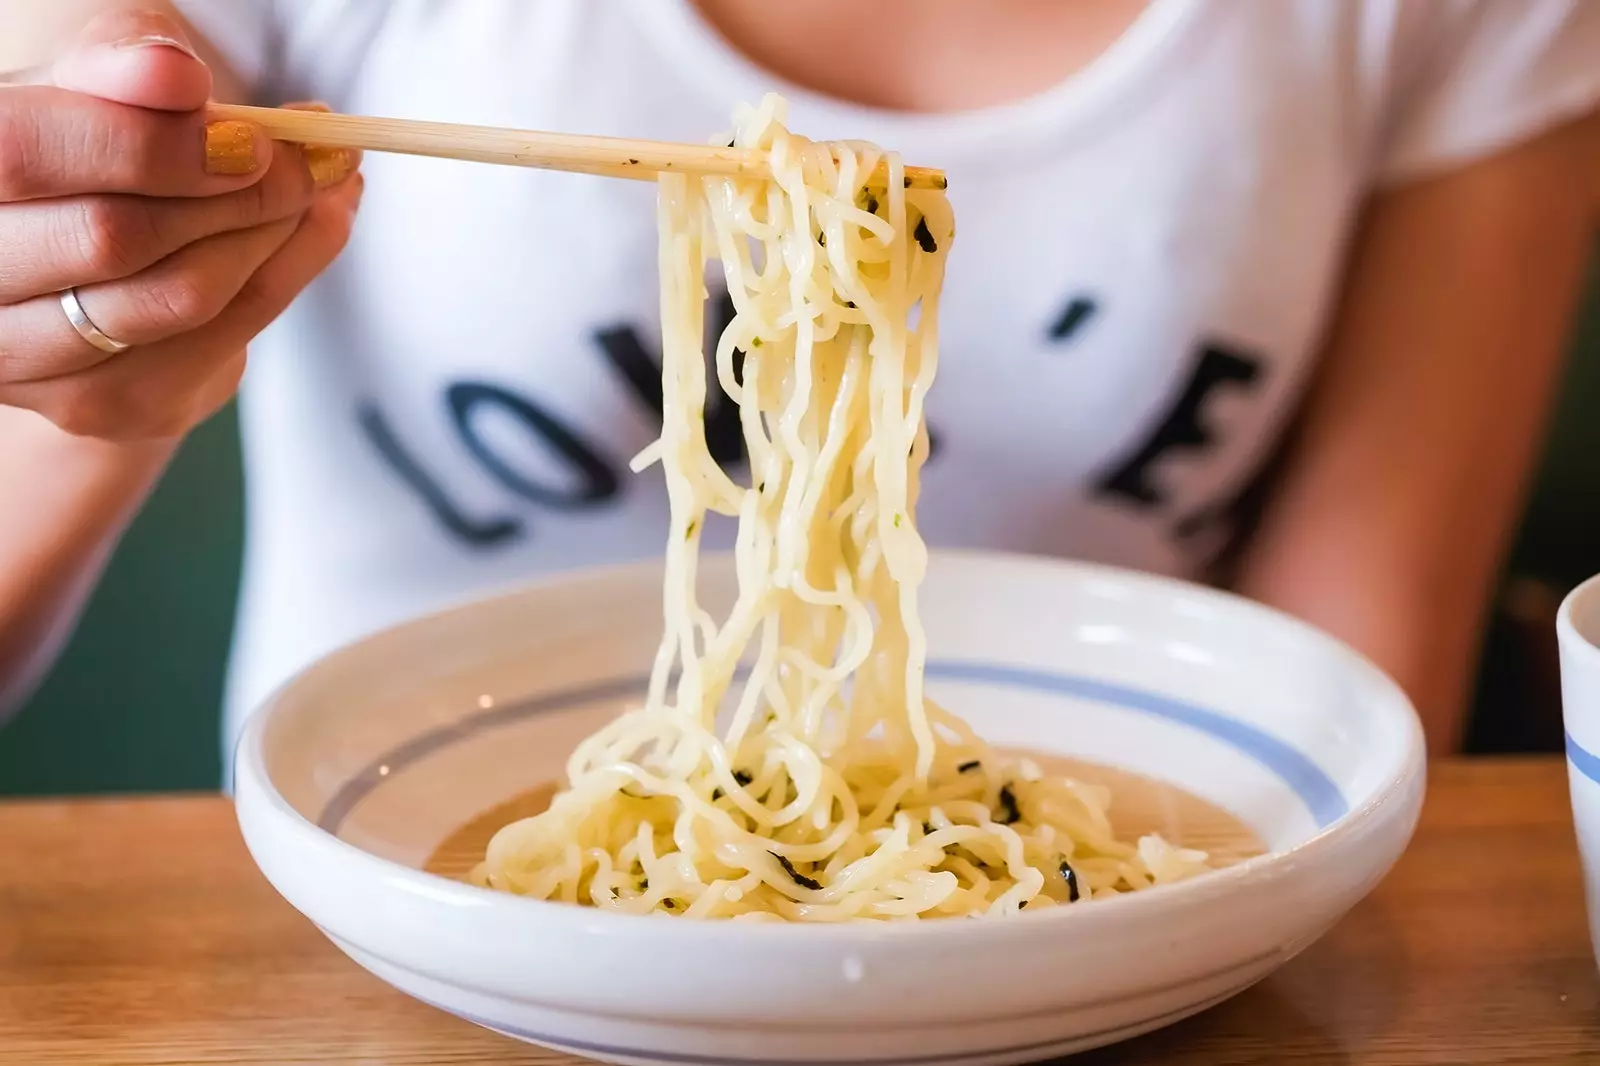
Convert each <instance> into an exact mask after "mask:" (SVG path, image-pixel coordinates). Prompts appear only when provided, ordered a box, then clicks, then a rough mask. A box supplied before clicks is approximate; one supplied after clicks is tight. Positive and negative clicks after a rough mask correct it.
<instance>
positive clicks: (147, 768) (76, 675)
mask: <svg viewBox="0 0 1600 1066" xmlns="http://www.w3.org/2000/svg"><path fill="white" fill-rule="evenodd" d="M1597 504H1600V269H1597V270H1596V271H1595V272H1594V276H1593V277H1592V278H1591V282H1590V286H1589V300H1588V304H1587V314H1586V315H1585V318H1584V321H1583V323H1582V324H1581V327H1580V329H1579V332H1578V336H1577V338H1576V340H1575V344H1574V350H1573V358H1572V359H1571V362H1570V367H1569V371H1568V378H1567V381H1566V383H1565V386H1564V388H1563V390H1562V395H1561V403H1560V409H1559V411H1558V414H1557V417H1556V423H1555V428H1554V431H1553V433H1552V435H1551V444H1550V449H1549V454H1548V456H1547V458H1546V461H1545V464H1544V468H1543V471H1542V473H1541V476H1540V478H1539V481H1538V484H1537V486H1536V488H1535V490H1534V493H1533V496H1532V498H1531V500H1530V505H1529V510H1528V519H1527V521H1526V523H1525V525H1524V529H1523V532H1522V536H1521V538H1520V540H1519V543H1518V546H1517V549H1516V552H1515V554H1514V558H1513V560H1512V565H1511V573H1512V574H1513V575H1515V576H1516V577H1517V578H1519V579H1520V580H1519V581H1518V582H1515V583H1514V584H1513V587H1516V588H1519V589H1520V590H1521V592H1520V593H1519V595H1518V596H1517V597H1516V598H1515V602H1512V601H1511V600H1510V599H1509V598H1508V602H1507V606H1506V609H1505V610H1503V611H1502V612H1501V613H1500V615H1499V616H1498V618H1497V620H1496V622H1495V625H1494V626H1493V628H1492V632H1491V636H1490V643H1489V652H1488V654H1487V655H1486V657H1485V660H1486V665H1485V669H1484V678H1483V683H1482V685H1481V689H1480V698H1479V702H1478V708H1477V717H1478V719H1479V723H1478V728H1477V730H1476V734H1475V742H1474V745H1475V747H1477V748H1479V749H1482V750H1501V749H1506V748H1517V747H1521V748H1529V747H1532V748H1538V747H1550V746H1552V745H1553V744H1554V743H1556V742H1557V741H1558V740H1559V737H1560V728H1559V706H1558V705H1557V703H1556V695H1555V692H1554V679H1553V676H1552V674H1553V663H1552V659H1551V649H1550V638H1551V636H1552V635H1553V634H1552V632H1551V629H1550V611H1551V610H1552V609H1553V606H1554V598H1555V597H1556V596H1557V595H1558V594H1559V593H1560V591H1562V590H1564V589H1565V588H1567V587H1570V586H1571V585H1572V584H1574V583H1575V582H1577V581H1578V580H1580V579H1581V578H1582V577H1584V576H1586V575H1588V574H1589V573H1592V572H1596V571H1600V506H1596V505H1597ZM241 518H242V508H241V502H240V490H239V449H238V440H237V426H236V423H235V420H234V416H233V412H232V410H231V409H230V410H229V411H227V412H225V413H224V414H222V415H220V416H219V417H218V418H216V419H215V420H213V421H212V422H211V423H210V424H208V425H207V426H205V427H204V428H203V429H202V430H201V431H199V432H198V433H196V434H195V435H194V437H193V438H192V439H191V440H190V441H189V443H188V444H187V445H186V446H185V448H184V449H183V451H182V453H181V454H180V455H179V457H178V459H177V460H176V462H175V464H174V465H173V467H172V469H171V470H170V472H169V473H168V475H167V477H166V479H165V480H164V481H163V483H162V484H161V486H160V488H159V489H158V490H157V492H156V494H155V495H154V497H153V498H152V499H151V501H150V504H149V506H148V507H147V508H146V510H145V512H144V514H143V515H142V516H141V517H140V519H139V520H138V521H137V522H136V523H135V524H134V526H133V528H132V529H131V530H130V531H129V533H128V536H127V538H126V539H125V541H124V542H123V545H122V548H121V550H120V551H119V552H118V554H117V556H116V558H115V560H114V561H113V563H112V566H111V568H110V570H109V572H108V573H107V576H106V579H105V581H104V582H103V583H102V585H101V586H100V588H99V590H98V591H97V593H96V594H95V597H94V600H93V602H92V603H91V605H90V607H89V610H88V613H87V615H86V616H85V618H84V620H83V623H82V625H81V626H80V627H79V630H78V632H77V634H76V636H75V638H74V639H73V641H72V644H71V647H70V648H69V650H68V651H67V653H66V655H65V657H64V659H63V660H62V662H61V663H60V665H59V666H58V668H57V669H56V671H55V672H54V674H52V676H51V677H50V679H49V681H48V682H47V683H46V684H45V685H44V687H43V688H42V689H41V690H40V691H39V692H38V694H37V695H36V696H35V697H34V698H33V700H32V701H31V702H30V703H29V705H28V706H27V707H26V708H25V709H24V711H23V713H22V715H21V716H20V717H19V718H18V719H16V721H15V722H14V723H13V724H12V725H10V726H9V727H0V793H69V792H97V791H142V790H159V789H196V788H215V787H216V785H217V781H218V778H219V772H220V762H219V758H218V748H217V744H218V741H217V730H218V717H219V711H218V707H219V703H220V693H221V689H222V676H223V667H224V660H225V656H226V652H227V647H228V638H229V632H230V629H231V627H232V621H233V617H232V612H233V598H234V593H235V589H236V588H237V584H238V573H239V545H240V532H241ZM1529 589H1532V590H1533V591H1532V594H1531V595H1530V594H1529V591H1528V590H1529ZM1540 590H1543V591H1542V594H1541V593H1540Z"/></svg>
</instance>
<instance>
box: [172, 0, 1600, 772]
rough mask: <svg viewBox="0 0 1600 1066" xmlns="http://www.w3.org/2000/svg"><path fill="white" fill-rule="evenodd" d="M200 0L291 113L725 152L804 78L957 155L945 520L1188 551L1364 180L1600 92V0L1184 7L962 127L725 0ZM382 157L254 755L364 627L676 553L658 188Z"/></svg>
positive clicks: (328, 307) (1377, 181)
mask: <svg viewBox="0 0 1600 1066" xmlns="http://www.w3.org/2000/svg"><path fill="white" fill-rule="evenodd" d="M184 6H185V8H186V11H187V13H188V14H189V16H190V17H191V18H192V19H193V21H194V22H195V23H196V25H197V26H198V27H199V28H200V29H201V30H202V31H203V32H205V33H207V35H208V36H210V37H211V38H212V40H213V41H214V42H215V43H217V44H218V45H219V46H220V47H221V48H222V49H223V50H224V51H225V52H226V53H227V54H229V55H230V57H231V58H232V60H233V62H234V64H235V65H236V68H237V69H238V70H239V71H240V72H241V73H242V74H243V75H244V76H245V77H246V78H247V79H248V80H249V81H250V82H251V83H252V84H253V85H254V86H255V92H256V95H257V96H258V97H259V98H260V99H261V100H263V101H265V102H280V101H284V100H296V99H321V100H325V101H327V102H329V103H330V104H332V105H333V106H334V107H335V108H336V109H338V110H341V111H350V112H356V113H363V114H373V115H388V116H400V117H409V118H418V119H437V120H445V121H458V122H473V123H485V124H494V125H508V126H519V127H525V128H536V129H550V130H570V131H582V132H588V133H598V134H615V135H620V136H636V137H649V138H662V139H674V140H684V141H694V142H704V141H705V139H706V138H707V137H708V136H711V135H714V134H715V133H716V132H717V131H718V130H721V129H724V128H725V127H726V126H727V124H728V118H729V115H730V113H731V109H732V107H733V105H734V104H735V103H736V102H738V101H740V100H748V101H754V100H756V99H758V98H759V97H760V96H761V94H762V93H764V92H766V91H769V90H774V89H775V90H777V91H779V92H781V93H783V94H784V95H786V96H787V97H788V98H789V101H790V104H791V113H790V117H791V122H790V124H791V126H792V128H794V129H795V130H797V131H798V132H801V133H805V134H808V135H811V136H814V137H819V138H841V137H863V138H867V139H870V140H873V141H876V142H878V143H881V144H884V145H886V146H888V147H892V148H895V149H897V150H899V151H901V152H902V153H903V154H904V155H905V157H906V158H907V159H908V160H910V161H914V162H917V163H926V164H929V165H937V166H942V167H944V168H945V169H946V170H947V171H948V173H949V175H950V180H951V186H950V196H951V199H952V201H953V203H954V205H955V209H956V212H957V216H958V219H959V231H960V234H959V237H958V239H957V241H956V245H955V249H954V251H953V254H952V256H951V259H950V264H949V277H948V282H947V285H946V294H945V302H944V318H943V323H942V326H943V328H942V345H941V348H942V357H941V360H940V373H939V381H938V383H937V384H936V386H935V388H934V391H933V393H932V395H931V396H930V398H929V401H928V418H929V422H930V425H931V428H932V431H933V434H934V437H935V441H936V450H935V453H934V456H933V458H932V460H931V461H930V463H929V465H928V467H927V470H926V474H925V482H924V484H925V488H924V493H923V503H922V506H921V512H920V513H921V519H922V523H923V525H924V527H925V532H926V535H927V537H928V539H929V541H930V543H931V544H933V545H935V546H938V545H984V546H992V547H999V548H1005V549H1014V550H1020V551H1029V552H1044V553H1059V554H1062V555H1071V556H1077V557H1085V558H1092V559H1098V560H1102V561H1107V562H1112V563H1117V564H1124V565H1129V566H1134V567H1140V568H1144V569H1149V570H1154V571H1160V572H1166V573H1171V574H1178V575H1192V574H1193V573H1195V571H1196V569H1197V568H1198V567H1199V566H1200V565H1201V564H1202V563H1203V562H1204V561H1205V560H1206V559H1207V557H1208V556H1209V555H1210V554H1211V553H1213V552H1214V551H1215V550H1216V548H1217V547H1218V545H1219V544H1221V543H1223V542H1224V540H1225V539H1226V533H1227V522H1228V517H1229V510H1230V506H1231V504H1232V503H1233V502H1234V501H1236V500H1237V498H1238V497H1239V495H1240V494H1241V492H1242V491H1243V490H1245V489H1246V488H1247V487H1248V486H1249V485H1250V484H1251V482H1252V479H1253V477H1254V476H1255V475H1256V474H1257V473H1258V472H1259V471H1260V469H1261V467H1262V465H1263V463H1264V462H1265V460H1266V459H1267V458H1268V457H1269V456H1270V455H1271V453H1272V451H1273V449H1274V446H1275V443H1276V441H1277V439H1278V437H1279V435H1280V432H1281V431H1282V429H1283V428H1284V426H1285V423H1286V422H1287V421H1288V420H1289V419H1290V418H1291V417H1292V415H1293V413H1294V411H1295V408H1296V404H1297V402H1298V400H1299V398H1300V397H1301V395H1302V393H1303V391H1304V388H1305V384H1306V381H1307V378H1308V375H1309V373H1310V371H1311V370H1312V365H1313V362H1314V358H1315V355H1316V353H1317V351H1318V347H1319V340H1320V338H1321V335H1322V333H1323V330H1324V327H1325V325H1326V322H1327V318H1328V313H1329V308H1330V304H1331V301H1332V298H1333V295H1334V291H1335V288H1336V286H1337V284H1338V281H1339V278H1340V271H1341V265H1342V260H1343V255H1344V251H1345V247H1346V244H1347V237H1348V236H1349V233H1350V229H1351V225H1352V220H1353V218H1354V215H1355V213H1356V212H1357V210H1358V208H1359V207H1360V204H1361V202H1362V200H1363V198H1364V197H1365V196H1367V195H1368V194H1369V193H1370V192H1371V191H1372V190H1373V189H1374V188H1375V187H1377V186H1381V185H1383V184H1386V183H1392V182H1397V181H1403V180H1406V179H1409V178H1412V177H1414V176H1417V175H1422V174H1425V173H1428V172H1431V171H1437V170H1440V169H1444V168H1448V167H1450V166H1452V165H1456V164H1459V163H1461V162H1464V161H1468V160H1470V159H1472V158H1474V157H1477V156H1481V155H1483V154H1485V153H1489V152H1492V151H1494V150H1496V149H1498V148H1501V147H1503V146H1505V145H1507V144H1509V143H1511V142H1514V141H1515V140H1517V139H1519V138H1524V137H1527V136H1529V135H1532V134H1534V133H1536V132H1538V131H1540V130H1542V129H1544V128H1547V127H1549V126H1550V125H1552V124H1554V123H1555V122H1557V121H1559V120H1561V119H1562V118H1566V117H1569V116H1574V115H1576V114H1579V113H1581V112H1582V111H1584V110H1586V109H1588V108H1590V107H1593V106H1594V105H1595V103H1596V101H1597V99H1600V0H1152V2H1151V3H1150V5H1149V7H1148V9H1147V10H1146V11H1145V13H1144V14H1143V15H1142V16H1141V17H1140V18H1139V19H1138V21H1137V22H1136V23H1135V24H1134V25H1133V26H1132V27H1131V28H1130V29H1129V30H1128V31H1127V33H1126V34H1125V35H1124V36H1123V37H1122V39H1121V40H1120V41H1118V42H1117V43H1116V44H1115V45H1114V46H1113V47H1112V48H1111V49H1110V50H1109V51H1108V52H1106V53H1105V54H1104V55H1103V56H1102V57H1100V58H1099V59H1098V60H1097V61H1095V62H1094V63H1093V64H1092V65H1091V66H1090V67H1088V68H1087V69H1085V70H1083V71H1082V72H1080V73H1079V74H1077V75H1075V76H1074V77H1072V78H1071V79H1070V80H1069V81H1067V82H1065V83H1063V84H1061V85H1059V86H1058V87H1056V88H1054V89H1052V90H1050V91H1048V92H1045V93H1043V94H1041V95H1039V96H1036V97H1034V98H1031V99H1028V100H1025V101H1022V102H1019V103H1016V104H1013V105H1008V106H1003V107H995V108H987V109H982V110H978V111H973V112H965V113H961V114H954V115H911V114H903V113H893V112H886V111H880V110H873V109H870V108H865V107H858V106H853V105H849V104H845V103H841V102H839V101H836V100H831V99H828V98H825V97H821V96H819V95H817V94H815V93H811V92H807V91H804V90H802V89H798V88H796V87H793V86H787V85H784V84H782V83H781V82H780V81H779V80H778V79H776V78H774V77H773V76H771V75H769V74H767V73H765V72H763V71H762V70H760V69H758V68H757V67H756V66H754V65H753V64H752V63H751V62H750V61H748V60H747V59H745V58H744V57H743V56H742V55H740V54H739V53H737V52H736V51H735V50H733V49H732V48H731V47H730V46H729V45H728V44H726V43H725V42H724V41H723V40H722V39H721V38H720V37H719V36H718V35H717V34H716V33H715V32H714V31H713V30H712V29H711V28H710V27H709V26H708V25H707V24H706V23H705V22H703V21H702V19H701V17H700V15H699V14H698V13H697V11H696V9H695V7H694V6H693V4H692V2H691V0H472V2H471V3H448V4H447V3H439V2H434V0H389V2H384V3H375V2H372V0H190V2H189V3H187V4H186V5H184ZM365 172H366V175H367V193H366V199H365V203H364V205H363V209H362V217H361V219H360V222H359V224H358V227H357V231H356V234H355V236H354V238H353V240H352V242H351V245H350V247H349V249H348V250H347V251H346V252H345V254H344V256H343V257H342V258H341V259H340V260H339V261H338V263H337V264H336V265H335V266H334V267H333V268H332V269H331V270H330V271H329V272H328V274H327V275H325V276H324V277H323V278H322V279H321V280H320V281H318V282H317V283H316V285H315V286H314V287H313V288H312V289H311V290H310V291H308V292H307V293H306V294H305V295H304V296H303V297H302V298H301V299H300V300H299V301H298V302H297V303H296V304H295V306H294V307H293V308H292V309H291V310H290V311H289V312H288V314H286V315H285V316H284V317H283V319H282V320H280V321H279V322H278V323H277V324H276V325H275V326H273V327H272V329H271V330H270V331H269V332H268V333H267V334H266V335H265V336H263V337H262V338H261V340H260V341H259V342H258V343H257V344H256V345H255V346H254V348H253V350H252V358H251V363H250V369H249V373H248V376H247V380H246V384H245V389H244V393H243V398H242V418H243V428H244V435H245V454H246V463H247V474H248V486H249V487H248V534H247V536H248V539H247V554H246V565H245V574H244V587H243V595H242V600H241V605H240V614H239V628H238V633H237V637H236V647H235V653H234V662H233V673H232V678H231V684H230V689H229V695H228V728H227V735H228V738H229V739H230V741H231V738H232V736H233V735H234V734H235V732H236V730H237V728H238V724H239V722H240V720H241V718H242V715H243V713H244V712H245V711H246V710H247V709H248V708H250V707H252V706H254V705H255V704H256V703H257V702H259V701H260V700H261V699H262V698H263V697H264V696H265V695H266V694H267V693H268V692H269V691H270V690H271V689H272V688H273V687H275V686H276V685H278V684H279V683H281V682H282V681H284V680H285V679H286V677H288V676H289V675H290V674H292V673H293V672H295V671H296V670H298V669H299V668H301V667H303V666H304V665H306V664H307V663H308V662H309V661H311V660H312V659H314V658H316V657H318V656H319V655H321V654H323V653H325V652H327V651H329V650H331V649H332V648H334V647H336V646H338V645H340V644H342V643H345V642H348V641H350V640H353V639H355V638H357V637H360V636H361V635H363V634H365V633H368V632H370V631H372V630H374V629H376V628H379V627H382V626H386V625H389V624H392V623H395V622H397V621H400V620H402V619H405V618H407V617H410V616H414V615H416V614H419V613H422V612H426V611H429V610H432V609H435V608H437V607H439V606H441V605H444V604H447V603H452V602H457V601H460V600H463V599H466V598H470V597H473V596H477V595H481V594H485V593H488V592H490V591H492V590H496V589H500V588H503V587H505V586H507V585H509V584H514V583H516V582H519V581H523V580H526V579H528V578H531V577H533V576H534V575H538V574H541V573H545V572H548V571H552V570H556V569H560V568H564V567H572V566H578V565H584V564H593V563H600V562H605V561H612V560H619V559H625V558H636V557H642V556H648V555H652V554H655V553H658V552H659V551H660V550H661V547H662V544H663V542H664V537H665V531H666V500H665V494H664V491H663V489H662V486H661V484H660V482H659V477H660V475H659V473H658V472H649V473H646V474H644V475H640V476H637V477H635V476H632V475H630V474H629V472H628V470H627V466H626V463H627V460H628V458H629V457H630V456H631V455H632V454H634V453H635V452H636V451H637V450H638V449H639V448H640V447H642V446H643V445H645V444H646V443H648V442H649V441H650V440H651V439H652V438H653V437H654V436H655V435H656V433H657V431H658V429H659V424H660V423H659V402H660V393H659V383H658V379H657V362H656V360H657V353H658V350H659V337H658V313H657V300H658V296H657V290H656V265H655V264H656V260H655V239H656V237H655V229H654V225H655V221H654V214H653V206H652V204H653V195H654V194H653V189H652V188H651V187H650V186H649V185H647V184H644V183H632V182H623V181H608V180H602V179H596V178H590V177H584V176H575V175H560V174H548V173H540V172H536V171H524V170H514V169H502V168H494V167H483V166H472V165H466V164H459V163H452V162H445V161H437V160H422V159H411V158H402V157H396V156H369V157H368V159H367V162H366V165H365ZM1438 357H1439V358H1449V353H1448V352H1440V353H1438ZM726 418H727V416H726V413H724V414H723V415H721V416H718V415H716V414H713V415H712V416H711V432H712V434H713V439H714V440H717V441H721V442H724V443H725V444H728V445H730V447H729V448H728V450H727V451H726V452H725V453H724V454H725V455H726V456H727V457H728V458H730V459H732V458H734V455H735V453H734V450H733V448H732V447H731V445H732V444H733V442H735V441H736V439H737V432H736V430H735V427H734V426H732V425H731V424H729V422H728V421H727V420H726Z"/></svg>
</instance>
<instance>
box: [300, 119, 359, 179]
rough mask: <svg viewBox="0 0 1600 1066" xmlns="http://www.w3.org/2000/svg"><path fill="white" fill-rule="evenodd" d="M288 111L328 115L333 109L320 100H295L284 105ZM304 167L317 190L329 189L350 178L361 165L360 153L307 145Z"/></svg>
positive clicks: (349, 149)
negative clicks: (308, 169)
mask: <svg viewBox="0 0 1600 1066" xmlns="http://www.w3.org/2000/svg"><path fill="white" fill-rule="evenodd" d="M283 106H284V108H285V109H287V110H289V111H316V112H319V113H321V114H324V115H326V114H330V113H332V111H333V108H331V107H329V106H328V105H327V104H325V103H323V102H322V101H321V100H296V101H295V102H293V103H289V104H284V105H283ZM303 153H304V155H305V160H306V166H307V167H308V168H310V170H311V180H312V181H314V182H316V184H317V188H319V189H330V188H332V187H333V186H335V185H338V184H339V183H340V182H342V181H344V179H346V178H348V177H349V176H350V173H351V171H353V170H355V169H356V168H357V167H359V166H360V165H361V153H360V152H357V151H355V150H354V149H351V148H324V147H322V146H321V145H316V144H308V145H306V146H305V147H304V150H303Z"/></svg>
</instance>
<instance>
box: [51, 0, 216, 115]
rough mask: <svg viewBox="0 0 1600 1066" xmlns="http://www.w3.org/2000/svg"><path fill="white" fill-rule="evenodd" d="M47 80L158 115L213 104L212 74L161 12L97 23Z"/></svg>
mask: <svg viewBox="0 0 1600 1066" xmlns="http://www.w3.org/2000/svg"><path fill="white" fill-rule="evenodd" d="M48 77H49V79H50V81H51V82H52V83H53V84H55V85H58V86H60V87H61V88H63V89H71V90H72V91H73V92H79V93H88V94H89V95H90V96H98V97H102V98H103V99H106V100H112V101H115V102H117V103H119V104H129V105H131V106H133V107H147V108H150V109H151V110H155V111H197V110H199V109H200V108H202V107H204V106H205V104H206V101H208V100H209V99H211V71H210V70H209V69H208V68H207V67H206V65H205V64H204V63H202V62H201V61H200V58H199V56H197V55H195V52H194V48H193V46H192V44H191V43H190V41H189V38H188V36H187V34H185V33H184V30H183V27H182V26H180V25H178V23H177V22H175V21H174V20H172V19H170V18H168V17H167V16H165V15H163V14H161V13H159V12H156V11H130V10H126V9H117V10H113V11H109V12H106V13H105V14H103V15H101V16H100V17H99V18H96V19H95V20H94V21H92V22H90V23H89V25H87V26H86V27H84V30H83V33H82V34H81V35H80V36H79V38H78V40H77V41H76V42H75V43H74V44H73V45H72V47H71V48H69V49H68V50H67V51H66V52H65V53H64V54H63V55H62V56H60V58H58V59H57V60H56V62H55V64H54V65H53V66H52V67H51V68H50V70H49V73H48Z"/></svg>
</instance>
